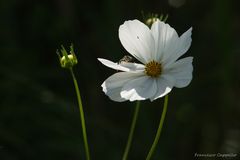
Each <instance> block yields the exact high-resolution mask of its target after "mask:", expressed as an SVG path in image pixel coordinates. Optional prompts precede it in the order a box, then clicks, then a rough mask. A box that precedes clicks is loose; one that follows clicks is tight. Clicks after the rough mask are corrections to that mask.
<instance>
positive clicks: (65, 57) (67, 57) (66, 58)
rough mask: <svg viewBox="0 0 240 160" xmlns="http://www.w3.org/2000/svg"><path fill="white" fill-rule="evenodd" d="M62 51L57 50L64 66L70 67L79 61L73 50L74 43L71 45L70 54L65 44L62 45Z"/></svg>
mask: <svg viewBox="0 0 240 160" xmlns="http://www.w3.org/2000/svg"><path fill="white" fill-rule="evenodd" d="M60 52H61V54H60V53H59V52H58V50H57V54H58V58H59V62H60V65H61V67H62V68H68V69H70V68H72V67H73V66H74V65H76V64H77V63H78V60H77V57H76V55H75V53H74V50H73V45H71V46H70V54H68V53H67V51H66V50H65V48H64V46H62V49H61V50H60Z"/></svg>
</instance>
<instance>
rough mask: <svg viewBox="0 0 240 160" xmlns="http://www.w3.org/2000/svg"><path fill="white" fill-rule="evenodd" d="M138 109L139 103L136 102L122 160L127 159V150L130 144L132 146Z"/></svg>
mask: <svg viewBox="0 0 240 160" xmlns="http://www.w3.org/2000/svg"><path fill="white" fill-rule="evenodd" d="M139 108H140V101H137V103H136V107H135V110H134V115H133V120H132V124H131V128H130V132H129V135H128V140H127V145H126V148H125V150H124V154H123V158H122V160H127V157H128V153H129V150H130V147H131V144H132V139H133V133H134V130H135V126H136V122H137V118H138V113H139Z"/></svg>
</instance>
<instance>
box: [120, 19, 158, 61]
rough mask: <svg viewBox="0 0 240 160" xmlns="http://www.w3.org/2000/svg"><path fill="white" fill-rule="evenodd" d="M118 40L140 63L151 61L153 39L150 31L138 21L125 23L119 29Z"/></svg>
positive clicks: (153, 49)
mask: <svg viewBox="0 0 240 160" xmlns="http://www.w3.org/2000/svg"><path fill="white" fill-rule="evenodd" d="M119 39H120V41H121V43H122V45H123V47H124V48H125V49H126V50H127V51H128V52H129V53H130V54H131V55H133V56H134V57H135V58H136V59H138V60H139V61H140V62H142V63H144V64H145V63H147V62H149V61H151V60H153V56H152V55H153V54H154V52H155V47H154V45H155V44H154V39H153V36H152V33H151V31H150V29H149V28H148V27H147V26H146V25H145V24H144V23H142V22H140V21H138V20H133V21H125V22H124V24H122V25H121V26H120V27H119Z"/></svg>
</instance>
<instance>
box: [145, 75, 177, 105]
mask: <svg viewBox="0 0 240 160" xmlns="http://www.w3.org/2000/svg"><path fill="white" fill-rule="evenodd" d="M174 81H175V80H174V79H173V78H172V77H170V76H168V75H162V76H161V77H160V78H158V80H157V93H156V94H155V95H154V96H153V97H151V98H150V100H151V101H153V100H156V99H158V98H161V97H163V96H165V95H167V94H168V93H169V92H170V91H171V90H172V88H173V85H174Z"/></svg>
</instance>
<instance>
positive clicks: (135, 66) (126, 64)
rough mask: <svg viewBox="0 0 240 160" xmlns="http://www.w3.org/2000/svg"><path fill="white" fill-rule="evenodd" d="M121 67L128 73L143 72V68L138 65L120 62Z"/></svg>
mask: <svg viewBox="0 0 240 160" xmlns="http://www.w3.org/2000/svg"><path fill="white" fill-rule="evenodd" d="M120 65H121V66H123V67H126V68H128V69H129V70H130V71H144V70H145V66H144V65H142V64H138V63H128V62H121V63H120Z"/></svg>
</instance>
